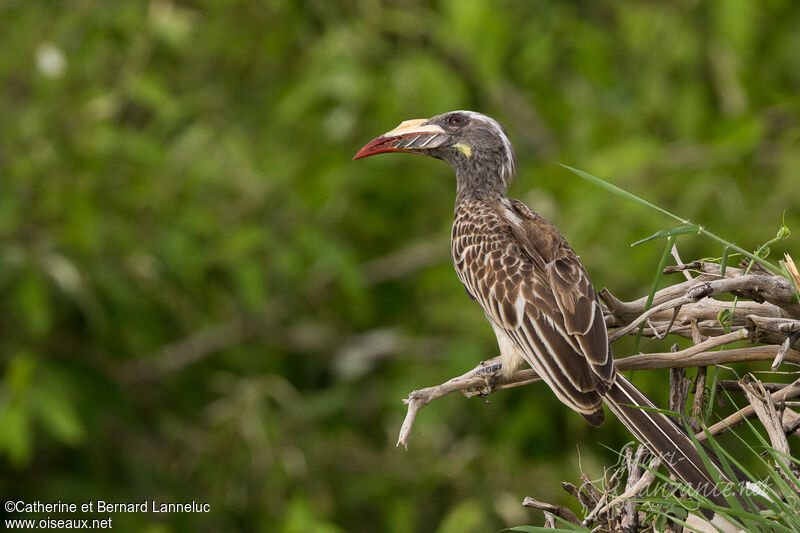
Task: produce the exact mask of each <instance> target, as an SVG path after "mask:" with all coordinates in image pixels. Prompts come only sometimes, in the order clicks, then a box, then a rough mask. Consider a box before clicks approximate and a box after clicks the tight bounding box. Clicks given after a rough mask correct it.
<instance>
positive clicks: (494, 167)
mask: <svg viewBox="0 0 800 533" xmlns="http://www.w3.org/2000/svg"><path fill="white" fill-rule="evenodd" d="M387 152H410V153H414V154H421V155H427V156H431V157H435V158H437V159H443V160H445V161H447V162H448V163H449V164H450V166H452V167H453V169H454V170H455V171H456V176H457V178H458V180H459V186H460V187H461V185H462V182H463V184H464V185H467V184H472V185H473V186H474V187H473V188H476V187H477V190H482V189H484V188H486V187H487V186H488V187H490V188H491V189H495V188H497V187H499V189H500V190H501V191H503V190H505V187H506V186H507V185H508V183H509V182H510V181H511V179H512V178H513V177H514V173H515V172H516V166H517V165H516V163H517V158H516V155H515V153H514V148H513V147H512V146H511V143H510V142H509V140H508V137H507V136H506V130H505V128H503V126H502V125H501V124H500V123H499V122H498V121H496V120H495V119H493V118H492V117H489V116H487V115H484V114H481V113H476V112H475V111H451V112H449V113H444V114H443V115H437V116H435V117H431V118H428V119H416V120H406V121H405V122H402V123H401V124H400V125H399V126H397V127H396V128H395V129H393V130H391V131H389V132H386V133H384V134H383V135H381V136H380V137H378V138H376V139H374V140H372V141H370V142H369V143H367V144H366V145H365V146H364V147H363V148H362V149H361V150H359V151H358V153H357V154H356V155H355V156H354V157H353V159H361V158H362V157H367V156H370V155H377V154H383V153H387ZM492 185H496V186H497V187H492Z"/></svg>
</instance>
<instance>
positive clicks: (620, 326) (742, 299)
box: [397, 256, 800, 531]
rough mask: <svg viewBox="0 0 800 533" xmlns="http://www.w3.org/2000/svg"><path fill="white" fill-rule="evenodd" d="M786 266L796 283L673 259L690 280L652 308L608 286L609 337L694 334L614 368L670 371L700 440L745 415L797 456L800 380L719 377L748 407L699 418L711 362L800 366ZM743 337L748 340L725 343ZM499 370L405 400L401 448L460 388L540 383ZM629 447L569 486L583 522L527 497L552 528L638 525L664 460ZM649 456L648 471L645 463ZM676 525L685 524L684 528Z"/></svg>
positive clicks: (675, 404)
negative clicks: (620, 457)
mask: <svg viewBox="0 0 800 533" xmlns="http://www.w3.org/2000/svg"><path fill="white" fill-rule="evenodd" d="M786 266H787V269H788V270H789V272H790V274H791V275H792V277H793V282H792V281H789V280H787V279H786V278H784V277H782V276H777V275H774V274H773V273H771V272H768V271H766V270H764V269H761V268H760V267H759V266H758V264H752V265H746V264H745V265H742V268H732V267H728V268H726V269H723V268H722V267H721V266H720V265H719V264H717V263H712V262H705V261H694V262H691V263H687V264H678V265H676V266H669V267H666V268H665V269H664V273H665V274H673V273H682V274H683V275H684V276H685V278H686V280H685V281H683V282H682V283H678V284H675V285H672V286H670V287H667V288H665V289H663V290H660V291H658V292H657V293H655V295H654V297H653V299H652V303H651V305H650V306H649V307H648V305H647V300H648V298H647V297H643V298H640V299H638V300H635V301H631V302H623V301H620V300H619V299H617V298H616V297H614V295H612V294H611V293H610V292H609V291H608V290H607V289H603V290H602V291H600V297H601V298H602V300H603V302H604V304H605V319H606V324H607V326H608V327H609V328H613V329H612V331H611V332H610V340H611V342H614V341H616V340H619V339H620V338H622V337H623V336H625V335H631V334H638V332H639V330H641V332H642V335H644V336H649V337H656V338H663V337H665V336H666V335H667V334H670V333H672V334H675V335H679V336H682V337H685V338H688V339H691V340H692V346H691V347H689V348H686V349H683V350H679V349H678V346H677V345H675V346H673V351H671V352H666V353H649V354H635V355H631V356H628V357H622V358H619V359H617V360H616V367H617V368H618V369H619V370H645V369H657V368H669V369H672V370H671V372H670V410H671V411H673V412H676V413H680V414H681V415H686V416H687V418H686V423H688V425H689V427H690V428H691V429H692V430H693V431H694V432H695V433H696V437H697V438H698V440H700V441H703V440H705V439H707V438H708V436H709V435H712V436H713V435H718V434H721V433H723V432H725V431H728V430H730V429H731V428H733V427H735V426H737V425H738V424H741V423H742V422H744V421H745V420H746V419H750V418H754V417H757V418H758V419H759V421H760V422H761V423H762V424H763V426H764V428H765V429H766V431H767V434H768V435H769V438H770V441H771V444H772V447H773V448H775V449H776V450H778V451H779V452H782V453H784V454H786V455H787V456H789V457H790V456H791V454H790V450H789V444H788V441H787V435H789V436H791V435H794V436H795V437H800V412H798V411H796V410H795V407H796V406H795V405H794V404H793V403H792V402H791V400H792V399H793V398H796V397H797V396H800V378H799V379H796V380H795V381H794V382H792V383H789V384H786V383H770V382H766V383H765V382H762V381H760V380H758V379H755V378H754V377H752V376H751V375H748V376H745V377H744V378H742V379H738V380H715V381H714V383H712V384H711V385H712V386H713V387H714V388H716V389H717V390H721V389H725V390H737V391H741V392H743V393H744V395H745V398H746V399H747V401H748V403H749V405H747V406H746V407H744V408H742V409H740V410H738V411H736V412H735V413H733V414H731V415H729V416H727V417H726V418H725V419H723V420H721V421H719V422H717V423H716V424H713V425H712V426H710V427H708V428H703V427H702V424H701V421H702V420H703V418H704V417H703V413H704V411H705V410H706V409H707V408H708V406H707V405H705V404H704V400H705V399H706V398H707V396H706V395H705V394H703V391H704V390H706V387H707V384H706V376H707V367H708V366H713V365H728V364H731V363H740V362H749V361H770V362H771V369H772V371H773V372H776V371H777V369H778V367H779V365H781V364H782V363H785V364H787V365H792V366H797V365H798V364H800V303H798V300H797V297H796V294H800V275H798V274H797V269H796V268H795V267H794V263H792V261H791V259H790V258H789V257H788V256H787V261H786ZM793 285H794V286H793ZM795 291H797V293H796V292H795ZM722 294H730V295H733V296H734V297H735V298H734V299H733V300H728V301H724V300H720V299H715V298H714V297H715V296H718V295H722ZM739 341H747V342H748V343H749V344H748V345H747V346H745V347H738V348H726V349H720V348H723V347H726V346H728V345H730V344H732V343H736V342H739ZM501 367H502V365H501V363H500V358H499V357H495V358H493V359H490V360H488V361H484V362H481V363H480V364H479V365H478V366H477V367H476V368H474V369H472V370H471V371H469V372H467V373H465V374H463V375H461V376H458V377H455V378H453V379H451V380H449V381H447V382H445V383H442V384H441V385H437V386H434V387H428V388H424V389H420V390H416V391H413V392H412V393H410V394H409V395H408V398H407V399H404V400H403V402H404V403H405V404H406V405H408V412H407V415H406V418H405V420H404V422H403V425H402V428H401V430H400V436H399V439H398V443H397V444H398V446H399V445H403V446H405V447H407V446H408V437H409V434H410V432H411V429H412V427H413V424H414V420H415V417H416V415H417V412H418V411H419V410H420V409H421V408H422V407H424V406H425V405H427V404H428V403H430V402H432V401H433V400H435V399H437V398H440V397H442V396H444V395H446V394H449V393H451V392H456V391H459V392H461V393H462V394H464V396H466V397H473V396H486V395H488V394H491V393H493V392H495V391H497V390H502V389H506V388H511V387H519V386H522V385H527V384H529V383H534V382H536V381H539V380H540V378H539V377H538V376H537V374H536V372H535V371H534V370H532V369H525V370H521V371H519V372H517V373H515V374H514V375H512V376H510V377H507V378H505V377H503V376H502V374H501V373H500V372H499V371H500V370H501ZM686 368H697V374H696V378H695V381H694V384H693V385H692V382H691V380H690V379H688V378H687V377H686ZM791 373H792V372H790V374H791ZM782 374H786V373H782ZM690 389H691V391H692V392H698V391H699V393H696V394H694V396H693V400H692V403H691V405H689V406H687V401H688V400H687V398H688V394H689V392H690ZM687 411H688V412H687ZM623 454H624V457H625V460H624V461H622V464H621V465H620V466H619V468H617V469H616V470H614V471H612V472H610V473H608V474H607V475H606V476H605V479H603V480H602V481H601V482H599V483H597V484H596V483H592V482H591V481H590V480H589V478H588V476H586V475H585V474H583V475H582V478H581V480H582V486H581V487H580V488H577V487H575V486H574V485H572V484H570V483H562V486H563V487H564V489H565V490H567V492H569V493H570V494H572V495H573V496H575V497H576V498H577V499H578V501H580V503H581V505H582V506H583V507H584V509H585V511H586V514H585V518H584V519H583V521H582V522H581V521H579V520H578V518H577V517H576V516H575V514H574V513H572V511H570V510H569V509H567V508H565V507H561V506H555V505H550V504H547V503H542V502H538V501H536V500H534V499H532V498H526V499H525V501H524V502H523V504H524V505H526V506H528V507H534V508H537V509H541V510H543V511H545V516H546V517H547V521H546V526H548V527H554V524H555V520H554V516H557V517H560V518H561V519H563V520H567V521H569V522H572V523H575V524H582V525H584V526H589V527H592V526H602V529H603V530H606V528H607V530H610V531H615V530H619V529H622V530H625V531H635V530H638V529H637V526H638V523H639V520H640V519H641V516H640V514H641V513H640V512H639V511H637V510H636V509H635V506H634V504H633V502H632V501H631V500H632V499H634V498H637V497H638V496H639V495H641V494H643V493H644V492H645V491H646V490H647V488H648V487H649V486H650V485H651V484H652V483H653V482H654V481H655V479H656V475H655V471H656V470H657V469H658V466H659V463H658V459H656V458H649V457H648V452H647V450H646V449H645V448H644V447H642V446H640V447H639V448H638V449H636V450H634V449H632V448H628V449H626V450H625V451H624V452H623ZM648 461H649V466H648V468H644V467H643V465H647V464H648ZM783 466H785V467H786V468H789V469H790V470H791V471H792V472H794V473H795V474H797V475H795V476H789V477H788V479H787V482H788V483H789V485H790V486H791V487H792V488H793V489H794V490H795V491H796V492H797V493H798V494H800V486H798V485H797V479H798V477H800V471H798V469H797V463H796V462H793V461H789V460H786V461H785V464H784V465H783ZM623 473H627V479H626V481H625V485H624V488H623V490H622V491H621V493H619V494H614V493H613V490H612V488H616V487H618V486H620V478H621V477H622V476H623ZM673 527H674V528H677V529H678V530H679V529H680V526H677V525H673Z"/></svg>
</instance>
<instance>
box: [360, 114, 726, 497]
mask: <svg viewBox="0 0 800 533" xmlns="http://www.w3.org/2000/svg"><path fill="white" fill-rule="evenodd" d="M386 152H411V153H415V154H422V155H427V156H431V157H435V158H437V159H443V160H445V161H447V162H448V163H449V164H450V166H452V167H453V169H454V170H455V172H456V180H457V192H456V205H455V220H454V222H453V232H452V241H451V247H452V257H453V265H454V266H455V269H456V272H457V273H458V277H459V279H460V280H461V282H462V283H463V284H464V287H465V288H466V290H467V293H468V294H469V296H470V297H471V298H472V299H474V300H477V302H478V303H479V304H480V306H481V308H483V311H484V313H485V314H486V318H487V320H488V321H489V323H490V324H491V326H492V328H493V329H494V333H495V335H496V336H497V343H498V345H499V347H500V354H501V361H502V365H503V372H504V373H506V374H509V375H510V374H512V373H514V372H515V371H516V370H518V369H519V368H521V367H522V366H523V365H525V364H526V363H527V364H528V365H530V366H531V367H532V368H533V369H534V370H536V372H537V373H538V374H539V376H540V377H541V378H542V380H543V381H544V382H545V383H547V384H548V385H549V386H550V388H551V389H552V390H553V392H554V393H555V394H556V396H557V397H558V398H559V400H561V401H562V402H563V403H564V404H566V405H567V406H568V407H570V408H571V409H573V410H574V411H577V412H578V413H579V414H580V415H581V416H582V417H583V418H584V419H586V421H587V422H589V423H590V424H592V425H593V426H599V425H601V424H602V423H603V421H604V419H605V415H604V412H603V403H605V404H606V405H607V406H608V407H609V409H610V410H611V411H612V412H613V413H614V414H615V415H616V416H617V417H618V418H619V419H620V420H621V421H622V422H623V423H624V424H625V426H627V428H628V429H629V430H630V431H631V432H632V433H633V435H634V436H635V437H636V438H637V439H638V440H639V441H640V442H642V443H643V444H645V445H646V446H647V447H648V448H649V449H650V450H651V451H652V453H654V454H656V455H657V456H659V457H661V458H662V460H663V461H664V463H665V464H666V465H667V466H668V468H669V470H670V471H671V472H672V473H673V474H675V475H676V476H677V477H678V478H680V479H682V480H683V481H684V482H685V483H687V484H688V485H689V486H691V487H693V488H694V489H696V490H698V491H699V492H700V493H701V494H703V495H705V496H706V497H708V498H709V499H710V500H711V501H712V502H714V503H716V504H718V505H723V506H726V505H727V504H726V501H725V498H724V497H723V496H722V495H721V493H720V492H718V491H717V490H715V489H716V482H715V479H714V477H713V476H712V475H710V473H709V471H708V469H707V468H706V466H705V464H704V462H703V459H702V458H701V456H700V454H699V453H698V451H697V449H696V448H695V446H694V444H693V442H692V440H691V439H690V438H689V436H688V435H687V434H686V433H685V432H684V430H683V429H682V428H681V427H680V426H678V424H677V423H675V422H674V421H673V420H672V419H671V418H670V417H669V416H667V415H665V414H663V413H661V412H659V411H655V410H653V409H654V408H655V406H654V405H653V403H652V402H650V400H648V399H647V397H646V396H645V395H644V394H642V392H640V391H639V390H638V389H637V388H636V387H635V386H634V385H633V384H632V383H631V382H630V381H629V380H628V379H626V378H625V376H623V375H622V374H619V373H618V372H616V370H615V368H614V360H613V358H612V356H611V348H610V346H609V342H608V333H607V331H606V325H605V321H604V319H603V312H602V309H601V307H600V304H599V303H598V301H597V296H596V294H595V290H594V287H593V286H592V283H591V281H590V279H589V276H588V274H587V273H586V270H585V269H584V267H583V264H582V263H581V260H580V258H579V257H578V256H577V255H576V254H575V252H574V251H573V250H572V248H571V247H570V246H569V244H568V243H567V241H566V240H565V239H564V237H562V236H561V233H559V231H558V230H557V229H556V228H555V226H553V225H552V224H551V223H550V222H548V221H547V220H545V219H544V218H543V217H541V216H539V215H537V214H536V213H534V212H533V211H532V210H531V209H530V208H529V207H528V206H526V205H525V204H524V203H522V202H520V201H519V200H512V199H509V198H506V188H507V186H508V184H509V183H510V182H511V180H512V178H513V177H514V174H515V173H516V166H517V163H516V155H515V152H514V148H513V147H512V146H511V143H510V142H509V140H508V137H507V136H506V131H505V129H504V128H503V126H502V125H501V124H500V123H499V122H497V121H496V120H494V119H493V118H491V117H488V116H486V115H483V114H481V113H476V112H473V111H452V112H450V113H445V114H443V115H438V116H435V117H432V118H430V119H419V120H408V121H405V122H403V123H402V124H400V125H399V126H398V127H396V128H395V129H393V130H391V131H389V132H388V133H385V134H383V135H381V136H380V137H378V138H376V139H375V140H373V141H371V142H370V143H368V144H367V145H366V146H364V147H363V148H362V149H361V150H360V151H359V152H358V153H357V154H356V155H355V157H354V158H353V159H360V158H362V157H367V156H370V155H375V154H382V153H386ZM642 407H644V409H642ZM717 470H718V472H717V477H721V479H723V480H727V479H728V478H727V476H726V475H725V474H724V473H722V472H721V471H719V469H718V468H717Z"/></svg>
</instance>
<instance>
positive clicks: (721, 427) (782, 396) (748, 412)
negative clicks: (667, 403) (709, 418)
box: [695, 379, 800, 441]
mask: <svg viewBox="0 0 800 533" xmlns="http://www.w3.org/2000/svg"><path fill="white" fill-rule="evenodd" d="M797 396H800V379H798V380H796V381H794V382H793V383H791V384H790V385H788V386H786V387H784V388H783V389H781V390H779V391H778V392H775V393H773V394H771V395H770V399H771V400H770V401H772V403H773V404H776V403H781V402H784V401H786V400H788V399H791V398H796V397H797ZM753 416H755V411H754V410H753V406H752V405H748V406H747V407H745V408H743V409H740V410H738V411H736V412H735V413H733V414H732V415H730V416H728V417H726V418H725V419H724V420H720V421H719V422H717V423H716V424H714V425H712V426H710V427H709V428H708V429H707V430H706V431H707V432H708V433H709V434H711V435H712V436H713V435H719V434H720V433H723V432H725V431H727V430H729V429H731V428H733V427H736V426H738V425H739V424H741V423H743V422H744V421H745V420H747V419H748V418H752V417H753ZM706 431H701V432H699V433H697V434H696V435H695V437H697V440H699V441H703V440H705V439H706Z"/></svg>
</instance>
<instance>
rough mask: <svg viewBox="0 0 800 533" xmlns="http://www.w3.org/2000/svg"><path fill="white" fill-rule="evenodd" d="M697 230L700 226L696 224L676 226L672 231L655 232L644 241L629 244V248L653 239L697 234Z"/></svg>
mask: <svg viewBox="0 0 800 533" xmlns="http://www.w3.org/2000/svg"><path fill="white" fill-rule="evenodd" d="M699 229H700V226H699V225H697V224H690V225H688V226H678V227H677V228H672V229H662V230H661V231H657V232H655V233H653V234H652V235H650V236H649V237H647V238H645V239H642V240H640V241H636V242H635V243H633V244H631V247H634V246H639V245H640V244H643V243H646V242H648V241H652V240H654V239H663V238H665V237H672V236H673V235H683V234H685V233H697V231H698V230H699Z"/></svg>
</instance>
